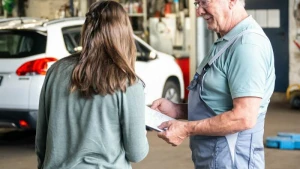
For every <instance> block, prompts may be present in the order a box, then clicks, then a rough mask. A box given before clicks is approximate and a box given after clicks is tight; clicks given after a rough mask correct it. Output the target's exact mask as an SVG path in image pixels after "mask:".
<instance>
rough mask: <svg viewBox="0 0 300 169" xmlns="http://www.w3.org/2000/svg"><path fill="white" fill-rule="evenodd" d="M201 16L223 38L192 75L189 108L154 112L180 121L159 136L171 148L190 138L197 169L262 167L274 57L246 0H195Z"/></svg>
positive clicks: (156, 105)
mask: <svg viewBox="0 0 300 169" xmlns="http://www.w3.org/2000/svg"><path fill="white" fill-rule="evenodd" d="M194 4H195V6H196V11H197V16H200V17H203V18H204V19H205V21H206V23H207V25H208V26H207V27H208V29H209V30H213V31H215V32H216V33H218V34H219V35H220V38H219V39H218V40H217V41H216V42H215V43H214V44H213V46H212V49H211V51H210V53H209V56H207V57H206V58H205V59H204V60H203V61H202V63H201V64H200V66H199V67H198V69H197V73H196V74H195V76H194V79H193V81H192V82H191V84H190V86H189V87H188V89H189V90H190V92H189V98H188V104H175V103H172V102H170V101H168V100H166V99H158V100H156V101H154V102H153V105H152V108H153V109H156V110H158V111H161V112H162V113H164V114H167V115H169V116H171V117H174V118H176V119H188V121H176V120H175V121H169V122H165V123H162V124H161V125H160V126H159V128H161V129H165V131H164V132H160V133H158V136H159V137H160V138H162V139H164V140H165V141H166V142H168V143H169V144H172V145H173V146H177V145H180V144H181V143H182V142H183V140H184V139H185V138H187V137H190V148H191V150H192V159H193V162H194V164H195V168H196V169H215V168H217V169H220V168H222V169H225V168H226V169H233V168H237V169H241V168H247V169H248V168H255V169H261V168H264V167H265V165H264V145H263V133H264V119H265V114H266V112H267V107H268V104H269V101H270V97H271V95H272V93H273V90H274V83H275V71H274V55H273V50H272V46H271V43H270V41H269V39H268V38H267V37H266V35H265V33H264V32H263V30H262V29H261V27H260V26H259V25H258V24H257V23H256V22H255V20H254V19H253V18H252V17H251V16H249V15H248V14H247V12H246V10H245V8H244V6H245V2H244V0H197V1H195V3H194Z"/></svg>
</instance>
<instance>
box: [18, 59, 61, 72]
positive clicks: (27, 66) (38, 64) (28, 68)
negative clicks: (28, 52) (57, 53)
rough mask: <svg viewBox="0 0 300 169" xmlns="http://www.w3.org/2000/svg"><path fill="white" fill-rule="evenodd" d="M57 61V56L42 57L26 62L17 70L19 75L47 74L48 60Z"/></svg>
mask: <svg viewBox="0 0 300 169" xmlns="http://www.w3.org/2000/svg"><path fill="white" fill-rule="evenodd" d="M54 61H57V59H56V58H42V59H37V60H33V61H29V62H26V63H24V64H23V65H22V66H21V67H19V68H18V70H17V72H16V73H17V75H19V76H24V75H26V74H27V73H36V74H39V75H45V74H46V72H47V69H48V62H54Z"/></svg>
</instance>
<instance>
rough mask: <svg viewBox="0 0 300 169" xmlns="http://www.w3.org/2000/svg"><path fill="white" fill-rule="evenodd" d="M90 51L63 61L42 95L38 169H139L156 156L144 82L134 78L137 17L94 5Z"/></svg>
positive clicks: (86, 47) (85, 46)
mask: <svg viewBox="0 0 300 169" xmlns="http://www.w3.org/2000/svg"><path fill="white" fill-rule="evenodd" d="M81 43H82V52H81V53H79V54H75V55H72V56H70V57H66V58H64V59H62V60H59V61H58V62H56V63H55V64H54V65H53V66H52V67H51V68H50V69H49V70H48V72H47V75H46V78H45V81H44V85H43V88H42V91H41V96H40V105H39V114H38V121H37V135H36V153H37V156H38V168H44V169H48V168H51V169H54V168H55V169H62V168H63V169H71V168H72V169H75V168H77V169H89V168H93V169H95V168H101V169H108V168H109V169H117V168H122V169H124V168H131V166H130V162H139V161H141V160H142V159H144V158H145V156H146V155H147V153H148V149H149V145H148V142H147V138H146V135H145V115H144V111H145V110H144V108H145V98H144V91H143V89H144V88H143V83H142V82H141V80H139V78H137V76H136V74H135V71H134V64H135V60H136V53H135V52H136V48H135V43H134V38H133V31H132V27H131V25H130V21H129V18H128V16H127V13H126V12H125V10H124V9H123V7H122V6H121V5H120V4H118V3H117V2H114V1H104V2H99V1H98V2H96V3H94V4H93V5H92V6H91V7H90V9H89V12H88V13H87V15H86V20H85V23H84V26H83V30H82V38H81Z"/></svg>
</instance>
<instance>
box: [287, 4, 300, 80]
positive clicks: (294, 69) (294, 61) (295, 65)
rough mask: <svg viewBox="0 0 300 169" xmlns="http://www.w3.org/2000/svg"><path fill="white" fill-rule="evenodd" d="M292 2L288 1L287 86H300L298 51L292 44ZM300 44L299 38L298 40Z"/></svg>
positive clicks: (294, 35) (293, 33)
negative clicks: (288, 57) (288, 54)
mask: <svg viewBox="0 0 300 169" xmlns="http://www.w3.org/2000/svg"><path fill="white" fill-rule="evenodd" d="M293 10H294V0H289V28H290V29H289V39H290V42H289V44H290V46H289V51H290V62H289V74H290V75H289V84H290V85H291V84H300V49H298V47H297V46H296V45H295V44H294V42H293V41H294V40H295V39H296V35H297V26H296V20H295V18H294V11H293ZM299 33H300V30H299ZM298 41H299V43H300V36H299V38H298Z"/></svg>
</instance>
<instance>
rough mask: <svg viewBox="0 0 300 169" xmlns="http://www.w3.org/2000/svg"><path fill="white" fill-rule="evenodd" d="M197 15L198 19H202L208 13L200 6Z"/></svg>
mask: <svg viewBox="0 0 300 169" xmlns="http://www.w3.org/2000/svg"><path fill="white" fill-rule="evenodd" d="M196 13H197V17H201V16H203V15H204V14H205V13H206V11H205V9H204V8H202V7H201V6H200V7H199V8H198V9H196Z"/></svg>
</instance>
